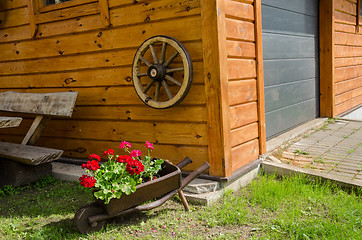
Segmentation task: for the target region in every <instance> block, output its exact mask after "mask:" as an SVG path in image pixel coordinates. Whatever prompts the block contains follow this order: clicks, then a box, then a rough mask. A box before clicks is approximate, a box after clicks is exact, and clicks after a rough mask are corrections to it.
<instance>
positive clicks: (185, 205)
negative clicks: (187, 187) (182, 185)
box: [178, 190, 190, 211]
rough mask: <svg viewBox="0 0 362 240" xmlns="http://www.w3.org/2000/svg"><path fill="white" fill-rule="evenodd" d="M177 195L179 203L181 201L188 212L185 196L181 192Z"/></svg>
mask: <svg viewBox="0 0 362 240" xmlns="http://www.w3.org/2000/svg"><path fill="white" fill-rule="evenodd" d="M178 195H179V196H180V198H181V201H182V204H183V205H184V207H185V210H186V211H188V210H190V206H189V203H188V202H187V199H186V198H185V195H184V192H183V191H182V190H180V191H179V192H178Z"/></svg>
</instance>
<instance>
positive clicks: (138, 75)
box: [137, 73, 147, 77]
mask: <svg viewBox="0 0 362 240" xmlns="http://www.w3.org/2000/svg"><path fill="white" fill-rule="evenodd" d="M145 76H147V73H137V77H145Z"/></svg>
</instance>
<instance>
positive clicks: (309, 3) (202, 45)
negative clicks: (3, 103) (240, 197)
mask: <svg viewBox="0 0 362 240" xmlns="http://www.w3.org/2000/svg"><path fill="white" fill-rule="evenodd" d="M360 8H361V7H360V3H359V0H358V2H357V0H320V1H316V0H68V1H64V0H56V1H54V0H44V1H43V0H1V1H0V20H1V22H0V88H1V89H0V91H19V92H60V91H76V92H79V97H78V100H77V103H76V108H75V112H74V114H73V117H72V118H71V119H61V118H59V119H54V120H53V121H52V122H51V123H50V124H49V126H48V127H47V129H46V130H45V132H44V133H43V136H42V137H41V138H40V140H39V142H38V145H40V146H47V147H53V148H60V149H62V150H64V152H65V154H64V155H65V156H67V157H71V158H86V157H87V156H88V155H89V154H91V153H97V154H102V153H103V151H104V150H106V149H108V148H114V149H117V147H118V145H119V143H120V142H121V141H123V140H126V141H129V142H131V143H132V144H133V146H134V147H135V148H139V149H140V150H143V143H144V142H145V141H150V142H153V143H155V147H156V150H155V151H154V152H153V153H152V155H153V156H157V157H161V158H167V159H170V160H171V161H173V162H178V161H179V160H181V159H183V158H184V157H185V156H189V157H190V158H191V159H192V160H193V164H192V165H190V167H189V168H188V169H189V170H191V169H195V168H196V167H198V166H200V165H201V164H202V163H203V162H204V161H207V162H209V163H210V165H211V167H210V169H209V175H211V176H217V177H229V176H231V175H232V174H233V173H234V174H235V173H236V172H237V171H238V169H240V168H241V167H244V166H247V165H248V164H252V162H253V161H255V160H256V159H258V157H259V155H260V154H263V153H265V151H266V150H265V149H266V140H267V139H270V138H272V137H274V136H276V135H278V134H280V133H282V132H284V131H286V130H288V129H291V128H293V127H295V126H297V125H299V124H301V123H304V122H306V121H309V120H312V119H314V118H317V117H336V116H340V115H343V114H344V113H346V112H348V111H350V110H353V109H354V108H357V107H358V106H361V104H362V65H361V61H362V35H361V31H362V30H361V20H360V18H359V16H360V15H362V12H361V11H360ZM156 35H166V36H170V37H173V38H175V39H177V40H179V41H180V42H182V43H183V45H184V46H185V47H186V49H187V50H188V52H189V54H190V56H191V59H192V64H193V82H192V85H191V88H190V91H189V92H188V94H187V96H186V97H185V98H184V99H183V101H182V102H181V103H179V104H178V105H176V106H173V107H171V108H167V109H154V108H150V107H149V106H147V105H146V104H144V103H143V102H142V101H141V100H140V98H139V97H138V95H137V94H136V92H135V89H134V87H133V84H132V61H133V57H134V55H135V52H136V51H137V49H138V47H139V46H140V45H141V44H142V43H143V42H144V41H145V40H146V39H148V38H150V37H152V36H156ZM30 123H31V119H27V117H26V116H25V119H24V120H23V122H22V124H21V126H20V127H18V128H15V129H10V130H6V131H5V130H4V131H1V132H0V134H1V137H0V140H2V141H4V140H6V141H13V142H19V141H20V140H21V139H22V136H23V135H24V134H25V129H27V128H28V127H29V125H30Z"/></svg>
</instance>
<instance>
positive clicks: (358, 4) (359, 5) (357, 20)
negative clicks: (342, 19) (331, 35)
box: [356, 0, 361, 33]
mask: <svg viewBox="0 0 362 240" xmlns="http://www.w3.org/2000/svg"><path fill="white" fill-rule="evenodd" d="M360 8H361V0H357V10H356V33H359V20H360V16H359V10H360Z"/></svg>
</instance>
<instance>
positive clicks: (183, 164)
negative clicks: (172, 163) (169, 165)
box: [176, 157, 192, 169]
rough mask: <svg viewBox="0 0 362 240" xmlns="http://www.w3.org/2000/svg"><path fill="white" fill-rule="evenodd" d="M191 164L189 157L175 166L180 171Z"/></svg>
mask: <svg viewBox="0 0 362 240" xmlns="http://www.w3.org/2000/svg"><path fill="white" fill-rule="evenodd" d="M190 163H192V160H191V159H190V158H189V157H185V159H184V160H182V161H181V162H179V163H177V164H176V166H177V167H178V168H179V169H181V168H184V167H185V166H186V165H188V164H190Z"/></svg>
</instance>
